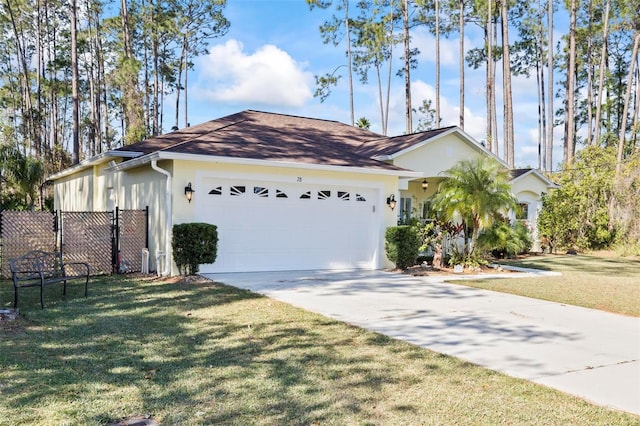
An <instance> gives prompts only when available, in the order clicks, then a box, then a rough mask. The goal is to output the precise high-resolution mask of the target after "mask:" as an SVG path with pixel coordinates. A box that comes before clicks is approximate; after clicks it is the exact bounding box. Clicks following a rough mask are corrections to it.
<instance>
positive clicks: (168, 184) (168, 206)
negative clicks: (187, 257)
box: [151, 160, 172, 276]
mask: <svg viewBox="0 0 640 426" xmlns="http://www.w3.org/2000/svg"><path fill="white" fill-rule="evenodd" d="M151 168H152V169H153V170H155V171H156V172H158V173H162V174H163V175H165V176H166V177H167V182H166V188H165V194H166V198H165V202H166V205H165V215H166V221H167V223H166V225H165V229H166V235H165V250H164V271H162V272H159V271H158V273H159V274H160V275H162V276H167V275H170V274H171V265H170V259H171V257H170V256H169V253H170V252H171V216H172V212H171V186H172V177H171V173H169V171H168V170H165V169H162V168H160V167H159V166H158V160H152V161H151ZM160 257H162V252H157V254H156V260H158V259H160ZM157 266H158V265H157V262H156V267H157Z"/></svg>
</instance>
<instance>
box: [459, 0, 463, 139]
mask: <svg viewBox="0 0 640 426" xmlns="http://www.w3.org/2000/svg"><path fill="white" fill-rule="evenodd" d="M459 4H460V16H459V17H458V27H459V30H460V57H459V70H458V72H459V74H460V114H459V124H460V128H461V129H462V130H464V0H460V1H459Z"/></svg>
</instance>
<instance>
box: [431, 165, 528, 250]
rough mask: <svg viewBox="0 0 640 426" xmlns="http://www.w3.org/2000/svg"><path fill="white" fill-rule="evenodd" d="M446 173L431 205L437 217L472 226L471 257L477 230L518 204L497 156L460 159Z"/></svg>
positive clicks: (468, 243)
mask: <svg viewBox="0 0 640 426" xmlns="http://www.w3.org/2000/svg"><path fill="white" fill-rule="evenodd" d="M445 173H446V176H447V177H446V178H445V179H444V180H443V181H442V183H441V184H440V187H439V190H438V193H437V194H436V195H435V197H434V199H433V202H432V206H433V208H434V209H435V211H436V212H437V216H438V218H439V219H440V220H444V221H449V222H458V223H461V224H462V225H463V226H464V229H465V230H466V229H468V228H469V227H471V240H470V241H467V243H466V247H465V253H466V255H467V257H468V258H472V257H473V250H474V248H475V245H476V244H475V243H476V241H477V239H478V234H479V233H480V231H482V230H483V229H486V228H488V227H490V226H491V225H492V223H493V222H494V220H495V218H497V217H499V216H500V214H501V213H503V214H504V213H506V212H507V211H508V210H510V209H513V210H515V209H517V207H518V201H517V199H516V198H515V197H514V196H513V195H512V194H511V187H510V185H509V171H508V170H507V169H505V168H504V167H502V166H501V165H500V164H499V163H498V162H497V161H496V160H494V159H492V158H489V157H482V158H478V159H475V160H465V161H460V162H459V163H458V164H456V165H455V166H453V167H451V168H450V169H449V170H447V171H446V172H445Z"/></svg>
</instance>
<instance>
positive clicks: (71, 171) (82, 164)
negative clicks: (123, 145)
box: [46, 151, 142, 181]
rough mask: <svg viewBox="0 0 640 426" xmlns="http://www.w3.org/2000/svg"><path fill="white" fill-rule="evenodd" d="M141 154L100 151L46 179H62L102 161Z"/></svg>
mask: <svg viewBox="0 0 640 426" xmlns="http://www.w3.org/2000/svg"><path fill="white" fill-rule="evenodd" d="M140 155H142V153H141V152H135V151H107V152H103V153H100V154H98V155H94V156H93V157H91V158H87V159H85V160H82V161H81V162H79V163H78V164H75V165H73V166H71V167H69V168H66V169H64V170H62V171H59V172H58V173H54V174H52V175H51V176H49V177H47V179H46V181H50V180H57V179H61V178H63V177H67V176H70V175H72V174H74V173H77V172H79V171H82V170H84V169H87V168H89V167H93V166H95V165H97V164H102V163H106V162H107V161H109V160H111V159H113V158H135V157H139V156H140Z"/></svg>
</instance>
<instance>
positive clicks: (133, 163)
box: [111, 151, 423, 178]
mask: <svg viewBox="0 0 640 426" xmlns="http://www.w3.org/2000/svg"><path fill="white" fill-rule="evenodd" d="M151 160H184V161H202V162H206V163H224V164H241V165H249V166H264V167H285V168H292V169H311V170H324V171H337V172H350V173H362V174H376V175H384V176H398V177H406V178H417V177H422V175H423V173H422V172H414V171H412V170H384V169H369V168H366V167H349V166H333V165H324V164H307V163H295V162H292V161H272V160H257V159H253V158H232V157H218V156H212V155H199V154H183V153H175V152H166V151H158V152H154V153H152V154H148V155H145V156H143V157H139V158H136V159H134V160H130V161H127V162H124V163H119V164H117V165H116V166H114V167H112V168H111V169H112V170H114V171H119V170H126V169H130V168H133V167H138V166H140V165H142V164H145V163H148V162H150V161H151Z"/></svg>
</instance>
